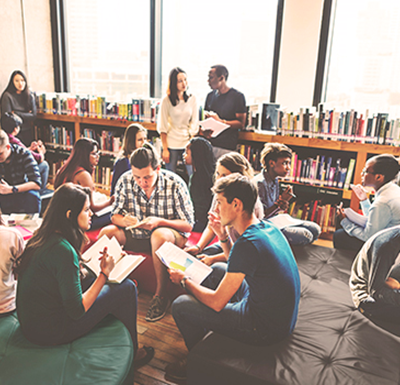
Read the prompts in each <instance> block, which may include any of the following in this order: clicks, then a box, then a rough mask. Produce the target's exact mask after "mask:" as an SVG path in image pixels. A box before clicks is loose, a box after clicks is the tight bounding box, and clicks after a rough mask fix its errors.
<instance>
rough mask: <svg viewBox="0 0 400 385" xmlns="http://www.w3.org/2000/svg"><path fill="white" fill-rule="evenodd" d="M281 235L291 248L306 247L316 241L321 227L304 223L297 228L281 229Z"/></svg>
mask: <svg viewBox="0 0 400 385" xmlns="http://www.w3.org/2000/svg"><path fill="white" fill-rule="evenodd" d="M282 233H283V235H284V236H285V237H286V239H287V240H288V242H289V244H290V245H292V246H295V245H308V244H309V243H313V242H314V241H316V240H317V239H318V237H319V235H320V234H321V227H319V225H318V224H316V223H315V222H310V221H304V222H303V223H302V224H301V225H298V226H288V227H285V228H284V229H282Z"/></svg>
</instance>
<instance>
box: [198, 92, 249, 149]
mask: <svg viewBox="0 0 400 385" xmlns="http://www.w3.org/2000/svg"><path fill="white" fill-rule="evenodd" d="M205 110H206V111H213V112H215V113H217V114H218V116H219V117H220V118H221V119H225V120H237V117H236V114H243V113H246V100H245V97H244V95H243V94H242V93H241V92H239V91H237V90H235V89H234V88H230V89H229V91H228V92H227V93H225V94H220V93H218V91H216V90H214V91H212V92H210V93H209V94H208V95H207V99H206V104H205ZM238 136H239V135H238V130H237V129H235V128H232V127H230V128H228V129H227V130H225V131H223V132H222V133H221V134H219V135H218V136H217V137H216V138H211V139H210V142H211V144H212V145H213V146H214V147H221V148H226V149H227V150H236V145H237V141H238Z"/></svg>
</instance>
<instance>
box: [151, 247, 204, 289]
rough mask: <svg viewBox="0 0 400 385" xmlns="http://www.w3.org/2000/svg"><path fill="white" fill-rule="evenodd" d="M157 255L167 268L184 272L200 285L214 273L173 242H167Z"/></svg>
mask: <svg viewBox="0 0 400 385" xmlns="http://www.w3.org/2000/svg"><path fill="white" fill-rule="evenodd" d="M156 255H157V257H158V258H160V260H161V262H162V263H163V264H164V265H165V266H167V267H168V268H171V269H177V270H182V271H183V272H184V273H185V275H187V276H188V277H190V278H191V279H192V280H193V282H196V283H198V284H201V283H202V282H203V281H204V280H205V279H206V278H207V277H208V275H209V274H210V273H211V272H212V268H211V267H210V266H207V265H205V264H204V263H203V262H200V261H199V260H198V259H196V258H195V257H193V256H192V255H190V254H188V253H187V252H186V251H183V250H182V249H180V248H179V247H178V246H175V245H174V244H173V243H171V242H165V243H164V244H163V245H162V246H161V247H160V248H159V249H158V250H157V251H156Z"/></svg>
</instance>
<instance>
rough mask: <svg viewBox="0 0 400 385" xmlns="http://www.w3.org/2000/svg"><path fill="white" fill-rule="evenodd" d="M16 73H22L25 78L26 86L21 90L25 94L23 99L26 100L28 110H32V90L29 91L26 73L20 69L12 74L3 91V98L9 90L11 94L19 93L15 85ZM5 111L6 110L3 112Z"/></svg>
mask: <svg viewBox="0 0 400 385" xmlns="http://www.w3.org/2000/svg"><path fill="white" fill-rule="evenodd" d="M15 75H21V76H22V77H23V78H24V80H25V88H24V90H23V91H22V92H21V95H23V99H24V102H25V107H26V110H27V111H30V110H32V108H33V106H32V98H31V92H30V91H29V87H28V81H27V80H26V76H25V74H24V73H23V72H22V71H20V70H15V71H14V72H13V73H12V74H11V76H10V81H9V82H8V85H7V87H6V89H5V90H4V91H3V93H2V95H1V99H3V96H4V94H5V93H6V92H9V93H10V94H16V93H17V89H16V88H15V85H14V77H15ZM3 113H4V112H3Z"/></svg>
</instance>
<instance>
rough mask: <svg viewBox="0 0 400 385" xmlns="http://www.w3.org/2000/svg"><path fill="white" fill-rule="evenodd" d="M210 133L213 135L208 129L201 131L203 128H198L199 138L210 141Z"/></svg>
mask: <svg viewBox="0 0 400 385" xmlns="http://www.w3.org/2000/svg"><path fill="white" fill-rule="evenodd" d="M212 133H213V130H210V129H208V130H203V128H202V127H201V126H200V129H199V134H200V135H201V136H203V137H204V138H206V139H210V138H211V135H212Z"/></svg>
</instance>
